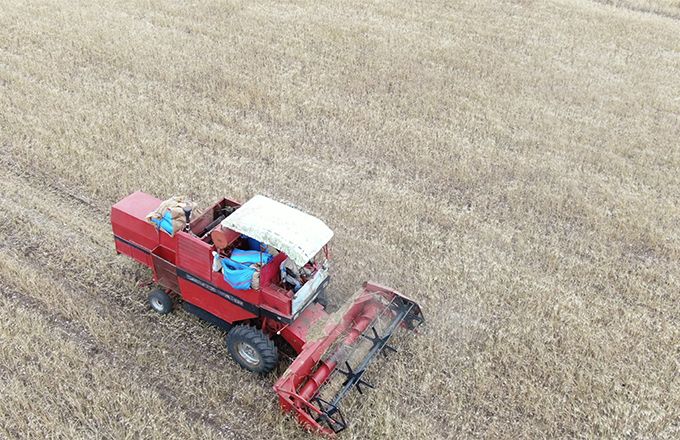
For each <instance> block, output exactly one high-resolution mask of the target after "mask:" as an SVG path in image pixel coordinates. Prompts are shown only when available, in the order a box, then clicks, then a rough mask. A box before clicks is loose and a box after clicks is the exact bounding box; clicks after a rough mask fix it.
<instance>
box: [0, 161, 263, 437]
mask: <svg viewBox="0 0 680 440" xmlns="http://www.w3.org/2000/svg"><path fill="white" fill-rule="evenodd" d="M3 162H7V161H6V160H3ZM6 169H8V170H11V171H12V172H11V174H13V175H15V176H17V177H19V178H20V179H21V180H23V181H25V182H26V183H27V186H28V187H30V188H35V187H36V186H37V187H43V188H44V189H45V190H46V191H48V192H50V193H52V194H54V195H56V196H57V198H58V199H60V200H62V201H63V202H64V205H65V206H67V207H68V206H71V205H74V204H77V205H79V206H82V207H84V208H85V210H86V211H88V212H90V213H92V214H95V213H96V214H99V215H97V217H104V215H103V214H104V212H105V211H104V209H102V208H101V207H99V206H97V205H96V204H94V203H92V202H91V201H89V200H87V199H86V198H84V197H81V196H79V195H77V194H74V193H72V192H71V191H68V190H65V189H63V188H61V187H60V186H58V185H56V184H54V183H52V182H49V180H47V179H46V178H45V177H42V176H38V175H37V174H35V173H31V172H28V171H26V170H24V169H21V168H18V167H7V168H6ZM34 179H35V180H39V181H40V180H41V181H42V182H43V183H44V184H41V183H38V184H37V185H34V184H35V183H36V182H35V180H34ZM29 209H30V208H29ZM62 230H63V225H62ZM21 232H22V231H4V232H3V234H4V235H5V236H6V237H7V238H8V239H10V240H11V242H12V243H11V248H12V249H14V248H17V249H20V250H21V252H22V253H23V254H24V255H25V256H26V257H27V259H26V260H27V261H24V259H22V264H25V265H26V266H29V267H32V268H33V270H36V271H38V270H40V271H42V272H45V269H46V268H47V269H48V273H45V275H49V276H50V277H51V278H52V279H53V280H55V281H56V282H57V283H58V284H59V285H61V286H63V287H65V290H66V291H67V292H68V293H69V295H71V296H73V297H82V293H81V292H93V291H95V292H97V293H96V295H93V296H92V299H93V300H94V301H92V302H91V303H90V304H89V305H88V307H89V308H94V309H95V310H96V311H98V312H99V313H102V312H103V313H106V311H107V310H108V309H110V308H111V307H109V306H111V305H113V308H114V309H118V310H122V311H123V312H125V314H126V315H127V317H126V318H125V319H126V320H127V321H129V322H131V323H134V321H138V322H139V321H141V322H142V324H143V325H141V326H140V325H137V327H140V328H144V330H145V332H146V333H147V334H149V333H150V334H151V335H154V334H156V335H159V336H161V337H162V336H163V335H166V336H167V334H172V336H173V337H174V339H175V340H177V341H178V342H181V350H180V351H181V356H180V359H182V360H187V361H188V360H197V359H200V362H198V363H196V364H197V365H203V366H208V367H210V368H214V369H227V368H230V367H231V366H230V365H228V364H229V361H228V359H227V358H226V354H225V353H222V352H220V353H218V352H217V350H216V349H215V348H214V346H212V347H211V349H209V350H207V351H208V353H209V354H210V355H211V356H210V357H208V356H206V354H207V353H206V350H204V349H200V350H198V349H194V348H193V346H195V341H192V338H191V336H190V335H189V334H188V333H186V332H184V331H182V329H180V331H178V329H177V328H175V327H172V326H170V325H168V324H169V323H166V322H163V321H159V320H158V318H154V317H151V316H145V315H143V314H140V313H139V307H134V305H133V303H132V302H130V301H128V300H126V299H125V298H124V297H123V296H121V295H120V293H119V292H118V291H116V290H115V289H114V288H113V287H103V286H94V287H93V286H92V285H90V284H88V283H87V282H82V281H80V280H78V279H76V278H75V277H68V276H66V275H65V274H66V272H64V271H63V270H58V268H54V265H53V264H51V263H52V262H53V261H59V257H60V255H58V254H57V251H56V250H51V251H48V252H45V251H46V247H45V246H44V245H43V246H40V245H41V243H36V242H33V243H32V242H30V240H28V241H27V236H28V237H30V234H21ZM5 233H6V234H5ZM91 243H94V244H95V245H96V246H97V247H99V248H101V249H102V250H104V246H103V245H102V244H101V243H97V242H96V241H95V240H92V241H91ZM97 251H98V250H97V249H91V250H90V252H93V254H92V255H91V258H94V257H96V252H97ZM105 251H107V252H111V248H106V249H105ZM24 297H26V298H33V297H30V296H26V295H24ZM32 300H33V301H36V302H39V301H40V300H38V299H35V298H33V299H32ZM107 303H108V304H107ZM111 303H113V304H111ZM176 321H177V322H176V323H180V324H183V326H189V325H192V324H191V323H190V322H181V320H176ZM57 322H65V321H63V320H61V321H60V320H57ZM193 326H194V327H195V324H193ZM159 327H163V328H159ZM87 341H88V342H87V344H86V345H88V346H93V347H95V346H96V347H99V348H97V350H101V351H102V352H105V353H113V352H111V351H110V350H108V349H106V348H104V347H102V345H101V344H100V343H98V342H97V339H96V338H95V337H94V336H92V335H89V334H88V336H87ZM169 348H170V349H171V351H176V349H173V346H170V347H169ZM122 365H123V368H125V369H129V368H130V366H129V365H125V364H122ZM234 368H235V367H234ZM235 379H237V378H235ZM234 382H237V380H234ZM253 384H255V382H254V381H253ZM164 392H165V394H167V395H170V396H172V397H173V398H174V396H173V394H174V395H181V394H182V393H181V392H177V393H173V392H172V391H170V390H169V388H167V389H165V390H164ZM272 397H273V395H272ZM174 399H175V400H177V399H176V398H174ZM237 403H238V405H239V406H240V407H242V408H244V409H246V410H248V409H251V410H252V411H253V413H255V412H256V410H260V411H261V410H262V409H263V406H262V405H259V406H256V405H255V404H251V405H249V404H247V403H246V402H239V401H237ZM189 410H190V409H189ZM190 411H191V413H190V414H189V416H190V418H192V419H193V420H202V421H203V422H205V423H206V424H209V425H210V424H212V425H217V426H219V424H217V423H216V422H215V421H213V420H210V419H207V418H206V417H203V416H201V415H200V414H198V413H197V412H196V411H193V410H190ZM212 412H213V413H215V412H216V413H219V408H214V411H212ZM191 414H193V415H191ZM231 431H233V429H230V431H229V432H231Z"/></svg>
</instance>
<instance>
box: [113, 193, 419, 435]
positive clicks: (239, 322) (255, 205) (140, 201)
mask: <svg viewBox="0 0 680 440" xmlns="http://www.w3.org/2000/svg"><path fill="white" fill-rule="evenodd" d="M194 211H195V210H194V206H193V204H191V203H189V202H187V201H185V200H183V199H182V198H177V197H175V198H172V199H169V200H166V201H164V202H163V201H161V200H159V199H157V198H155V197H153V196H150V195H148V194H145V193H141V192H137V193H134V194H131V195H129V196H128V197H126V198H124V199H123V200H121V201H120V202H118V203H116V204H115V205H114V206H113V207H112V209H111V223H112V228H113V234H114V239H115V244H116V251H117V252H118V253H120V254H125V255H127V256H129V257H131V258H133V259H135V260H137V261H138V262H140V263H142V264H145V265H146V266H148V267H149V268H150V269H151V270H152V272H153V279H154V281H155V282H156V283H157V284H158V285H159V286H160V288H157V289H155V290H153V291H152V292H151V293H150V295H149V305H150V306H151V307H152V308H153V309H154V310H155V311H157V312H159V313H162V314H165V313H169V312H170V311H171V310H172V308H173V306H174V304H175V303H181V305H182V307H183V308H185V309H186V310H187V311H189V312H191V313H194V314H196V315H197V316H199V317H201V318H203V319H205V320H207V321H209V322H211V323H213V324H216V325H218V326H220V327H222V328H223V329H225V330H226V331H227V338H226V343H227V349H228V351H229V353H230V355H231V356H232V358H233V359H234V361H236V363H238V364H239V365H240V366H241V367H243V368H245V369H247V370H249V371H252V372H255V373H259V374H266V373H268V372H270V371H271V370H272V369H274V368H275V367H276V365H277V364H278V359H279V352H280V351H283V352H291V354H294V355H296V357H295V359H294V360H293V362H292V363H291V365H290V367H289V368H288V369H287V370H286V372H285V373H284V374H283V375H282V376H281V378H280V379H279V380H278V381H277V382H276V383H275V385H274V390H275V391H276V393H277V394H278V396H279V401H280V404H281V406H282V408H283V409H284V410H286V411H289V412H292V413H293V414H295V416H296V418H297V420H298V421H299V422H301V423H302V424H303V425H305V426H307V427H308V428H310V429H312V430H314V431H317V432H320V433H324V434H330V435H332V434H334V433H337V432H340V431H342V430H344V429H345V428H347V426H348V424H347V422H346V420H345V417H344V415H343V413H342V411H341V409H340V402H341V400H342V399H343V398H344V397H345V396H346V395H347V394H348V393H349V392H350V390H351V389H353V388H356V389H357V391H358V392H359V393H363V390H364V389H365V388H373V386H372V385H371V384H370V383H369V382H368V381H367V380H366V379H365V378H364V374H365V372H366V370H367V368H368V366H369V364H370V363H371V361H373V360H374V359H375V358H376V356H377V355H378V354H379V353H381V352H383V353H386V351H395V349H394V348H393V347H392V346H390V345H389V341H390V338H391V337H392V335H393V334H394V333H395V331H396V330H397V329H398V328H404V329H407V330H415V329H416V328H417V327H418V326H419V325H420V324H421V323H423V322H424V319H423V315H422V312H421V310H420V307H419V306H418V304H416V303H415V302H414V301H413V300H411V299H409V298H407V297H406V296H404V295H401V294H399V293H398V292H396V291H394V290H392V289H389V288H387V287H384V286H380V285H378V284H374V283H369V282H367V283H364V285H363V288H362V289H361V290H360V291H359V292H357V293H356V294H355V295H354V296H353V297H352V299H351V300H350V301H348V302H347V303H346V304H345V305H344V306H343V307H341V308H340V310H338V311H337V312H335V313H332V314H331V313H328V312H327V311H326V288H327V286H328V284H329V282H330V275H329V273H328V268H329V261H328V259H329V252H328V243H329V241H330V239H331V237H332V236H333V232H332V231H331V230H330V229H329V228H328V227H327V226H326V225H325V224H324V223H323V222H322V221H321V220H319V219H317V218H315V217H313V216H311V215H308V214H305V213H303V212H301V211H299V210H297V209H294V208H292V207H290V206H287V205H284V204H282V203H279V202H276V201H274V200H271V199H268V198H266V197H263V196H255V197H254V198H252V199H251V200H249V201H248V202H246V203H244V204H240V203H238V202H236V201H233V200H230V199H226V198H224V199H222V200H219V201H218V202H217V203H215V204H214V205H212V206H211V207H209V208H208V209H207V210H205V211H204V212H203V213H201V214H200V215H198V214H196V213H195V212H194Z"/></svg>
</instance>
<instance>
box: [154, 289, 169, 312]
mask: <svg viewBox="0 0 680 440" xmlns="http://www.w3.org/2000/svg"><path fill="white" fill-rule="evenodd" d="M149 306H151V308H152V309H153V310H154V311H156V312H158V313H160V314H161V315H167V314H168V313H170V312H171V311H172V298H170V295H168V294H167V293H165V292H164V291H163V290H161V289H154V290H153V291H151V293H150V294H149Z"/></svg>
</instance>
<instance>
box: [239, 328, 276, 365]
mask: <svg viewBox="0 0 680 440" xmlns="http://www.w3.org/2000/svg"><path fill="white" fill-rule="evenodd" d="M238 341H246V342H248V344H250V345H251V346H252V347H253V348H255V349H256V350H257V352H258V353H259V355H260V359H261V365H260V366H259V367H258V368H256V369H252V368H249V367H248V366H245V365H243V364H242V363H241V362H239V361H238V355H236V353H235V349H234V345H235V342H238ZM227 348H228V349H229V353H230V354H231V356H232V358H234V360H236V362H237V363H238V364H239V365H240V366H241V367H242V368H244V369H246V370H249V371H252V372H254V373H258V374H267V373H269V372H270V371H271V370H273V369H274V368H275V367H276V364H277V363H278V360H279V353H278V349H277V348H276V345H274V341H272V340H271V338H269V337H268V336H267V335H266V334H265V333H264V332H262V331H261V330H260V329H258V328H256V327H253V326H251V325H244V324H241V325H236V326H234V327H233V328H232V329H231V330H230V331H229V333H228V334H227Z"/></svg>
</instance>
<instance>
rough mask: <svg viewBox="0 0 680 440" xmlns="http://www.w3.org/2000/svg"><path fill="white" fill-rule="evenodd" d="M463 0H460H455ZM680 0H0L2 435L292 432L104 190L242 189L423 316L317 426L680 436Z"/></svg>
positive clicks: (356, 430) (372, 433) (345, 279)
mask: <svg viewBox="0 0 680 440" xmlns="http://www.w3.org/2000/svg"><path fill="white" fill-rule="evenodd" d="M480 3H481V4H480ZM679 20H680V3H679V2H678V1H655V2H652V1H643V0H625V1H602V2H591V1H586V0H555V1H547V2H538V1H498V2H474V1H461V2H438V1H432V2H419V1H416V2H403V1H374V2H358V1H341V2H314V1H299V2H267V1H248V2H246V1H237V0H233V1H228V2H224V1H209V0H202V1H199V0H196V1H187V2H161V1H157V0H147V1H142V0H129V1H123V0H118V1H107V2H103V1H99V2H97V1H83V2H77V3H75V2H71V1H66V0H53V1H19V0H9V1H5V2H3V4H2V5H1V6H0V437H9V438H15V437H17V438H25V437H33V438H46V437H51V438H91V437H99V438H139V437H144V438H148V437H155V438H161V437H162V438H188V437H192V438H239V439H243V438H246V439H247V438H252V439H260V438H272V439H274V438H313V436H311V435H309V434H306V433H305V432H303V431H302V430H300V429H299V428H298V426H297V425H296V424H295V423H294V422H293V421H292V420H291V419H289V418H287V417H285V416H284V415H282V414H281V412H280V411H279V408H278V404H277V402H276V400H275V398H274V393H273V392H272V390H271V386H272V384H273V382H274V381H275V378H276V374H272V375H269V376H267V377H265V378H258V377H255V376H252V375H250V374H248V373H246V372H244V371H242V370H240V369H239V368H237V367H236V365H235V364H234V363H233V362H232V361H231V360H230V359H229V358H228V356H227V353H226V349H225V348H224V346H223V335H222V333H221V332H219V331H218V330H216V329H214V328H212V327H209V326H207V325H205V324H202V323H201V322H199V321H198V320H197V319H195V318H193V317H192V316H190V315H187V314H186V313H184V312H183V311H178V312H176V313H174V314H172V315H168V316H164V317H160V316H157V315H155V314H153V313H152V312H151V311H149V310H148V309H147V306H146V295H147V289H145V288H140V287H137V281H138V280H140V279H143V278H145V277H146V276H147V273H146V271H145V270H143V269H142V268H140V267H138V266H137V265H136V264H134V263H133V262H131V261H128V260H127V259H125V258H124V257H117V256H116V255H115V253H114V251H113V241H112V236H111V233H110V226H109V223H108V210H109V208H110V206H111V205H112V204H113V203H115V202H116V201H117V200H118V199H120V198H122V197H124V196H125V195H127V194H128V193H129V192H132V191H134V190H138V189H141V190H145V191H148V192H152V193H154V194H156V195H158V196H160V197H169V196H171V195H174V194H188V195H189V196H191V197H192V198H194V200H196V201H198V202H199V203H200V204H201V205H203V206H205V205H207V204H208V203H210V202H212V201H214V200H215V199H217V198H218V197H221V196H223V195H227V196H232V197H235V198H240V199H247V198H248V197H250V196H252V195H254V194H256V193H262V194H266V195H269V196H271V197H274V198H277V199H280V200H286V201H288V202H290V203H293V204H295V205H296V206H298V207H301V208H303V209H304V210H306V211H308V212H311V213H313V214H315V215H317V216H319V217H321V218H322V219H324V220H325V221H326V222H327V223H328V224H329V226H331V228H332V229H334V230H335V232H336V237H335V242H334V248H333V251H334V259H335V262H334V264H335V265H334V269H333V271H334V280H335V281H334V284H333V293H332V295H333V299H334V300H335V301H336V302H338V303H340V302H342V301H343V300H344V298H346V297H348V296H349V295H351V294H352V293H353V292H354V290H355V289H356V288H357V287H358V286H359V285H360V283H361V282H362V281H363V280H365V279H372V280H374V281H377V282H381V283H383V284H387V285H390V286H392V287H394V288H396V289H398V290H400V291H402V292H404V293H406V294H408V295H409V296H411V297H413V298H414V299H416V300H417V301H419V302H420V303H421V304H422V306H423V309H424V311H425V314H426V318H427V319H428V322H427V326H426V327H425V328H424V329H423V331H422V332H421V333H420V334H418V335H417V336H415V337H410V336H405V337H401V338H399V345H400V346H401V348H402V350H401V351H400V352H399V354H397V355H394V356H391V357H390V359H388V360H387V361H382V360H381V361H380V362H379V364H378V365H376V366H375V368H373V369H372V370H371V371H370V372H369V373H368V374H369V375H370V377H369V379H370V380H371V381H372V382H375V383H376V384H377V385H378V388H377V389H376V390H375V391H369V392H368V393H367V395H366V397H365V399H363V402H359V401H358V400H352V401H350V402H349V408H348V415H349V417H350V419H351V420H352V422H353V423H352V426H351V428H350V430H349V431H348V432H346V433H344V434H342V438H347V439H351V438H355V439H364V438H382V437H386V436H391V437H393V438H418V439H421V438H422V439H432V438H467V437H473V438H479V437H486V438H542V437H589V438H602V437H605V438H611V437H633V438H645V437H646V438H677V437H678V436H680V410H679V408H680V398H679V396H680V377H679V375H678V369H679V367H680V331H679V325H678V322H679V318H680V316H679V314H680V313H679V310H680V304H679V301H678V298H679V297H678V289H679V288H680V264H679V261H680V232H679V231H680V207H679V199H680V197H679V194H680V175H679V170H680V148H679V139H680V21H679Z"/></svg>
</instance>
